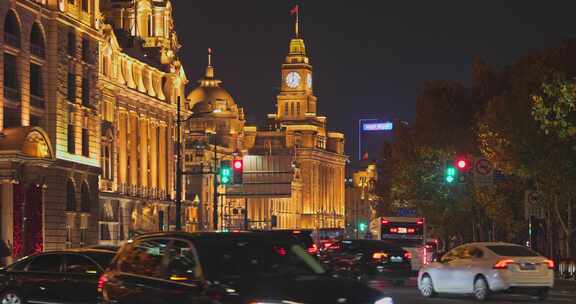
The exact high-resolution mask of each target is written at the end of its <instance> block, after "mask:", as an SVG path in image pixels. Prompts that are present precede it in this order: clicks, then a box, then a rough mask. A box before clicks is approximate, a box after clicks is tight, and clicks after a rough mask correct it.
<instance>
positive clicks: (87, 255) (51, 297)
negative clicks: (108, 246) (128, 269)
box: [0, 249, 115, 304]
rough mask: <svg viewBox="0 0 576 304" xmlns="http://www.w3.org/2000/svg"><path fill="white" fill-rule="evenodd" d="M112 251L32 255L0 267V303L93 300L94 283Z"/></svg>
mask: <svg viewBox="0 0 576 304" xmlns="http://www.w3.org/2000/svg"><path fill="white" fill-rule="evenodd" d="M114 254H115V253H114V252H111V251H105V250H95V249H79V250H71V251H54V252H45V253H39V254H34V255H31V256H28V257H25V258H22V259H20V260H18V261H17V262H16V263H14V264H12V265H10V266H8V267H5V268H2V269H1V270H0V292H1V295H0V303H10V304H20V303H96V301H97V296H98V292H97V285H98V284H97V283H98V278H99V277H100V275H102V273H103V271H104V269H105V268H106V267H107V266H108V265H109V264H110V262H111V261H112V259H113V258H114Z"/></svg>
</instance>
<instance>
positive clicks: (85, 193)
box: [80, 183, 90, 212]
mask: <svg viewBox="0 0 576 304" xmlns="http://www.w3.org/2000/svg"><path fill="white" fill-rule="evenodd" d="M81 199H82V201H81V202H80V211H82V212H90V191H89V190H88V185H87V184H86V183H82V193H81Z"/></svg>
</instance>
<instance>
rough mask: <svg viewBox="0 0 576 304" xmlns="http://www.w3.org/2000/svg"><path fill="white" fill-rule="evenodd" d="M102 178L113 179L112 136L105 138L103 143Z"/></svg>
mask: <svg viewBox="0 0 576 304" xmlns="http://www.w3.org/2000/svg"><path fill="white" fill-rule="evenodd" d="M102 178H104V179H106V180H112V138H111V137H108V138H105V139H104V140H103V144H102Z"/></svg>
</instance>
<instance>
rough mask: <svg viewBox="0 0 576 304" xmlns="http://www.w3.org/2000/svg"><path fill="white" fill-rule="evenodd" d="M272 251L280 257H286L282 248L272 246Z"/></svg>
mask: <svg viewBox="0 0 576 304" xmlns="http://www.w3.org/2000/svg"><path fill="white" fill-rule="evenodd" d="M274 251H276V253H277V254H279V255H281V256H286V249H285V248H284V247H277V246H274Z"/></svg>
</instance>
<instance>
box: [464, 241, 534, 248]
mask: <svg viewBox="0 0 576 304" xmlns="http://www.w3.org/2000/svg"><path fill="white" fill-rule="evenodd" d="M460 246H520V247H524V246H522V245H518V244H513V243H505V242H474V243H466V244H462V245H460ZM460 246H458V247H460Z"/></svg>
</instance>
